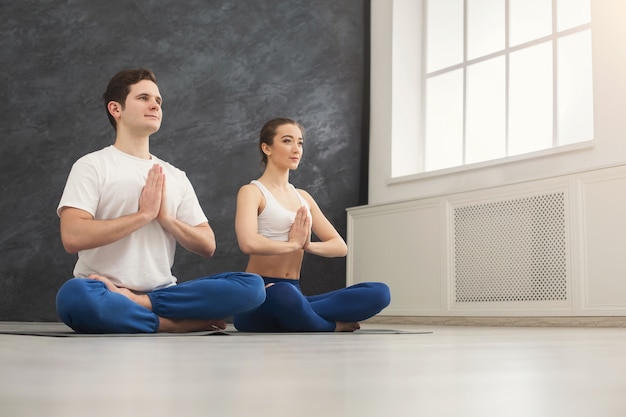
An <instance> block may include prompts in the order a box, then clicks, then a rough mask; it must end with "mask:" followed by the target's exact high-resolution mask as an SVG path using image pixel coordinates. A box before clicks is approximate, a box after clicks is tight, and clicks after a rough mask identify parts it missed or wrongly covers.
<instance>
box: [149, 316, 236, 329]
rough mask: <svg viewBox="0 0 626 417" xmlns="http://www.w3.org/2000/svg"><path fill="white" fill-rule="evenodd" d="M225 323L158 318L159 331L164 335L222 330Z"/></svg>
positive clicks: (221, 321) (219, 321) (220, 321)
mask: <svg viewBox="0 0 626 417" xmlns="http://www.w3.org/2000/svg"><path fill="white" fill-rule="evenodd" d="M225 328H226V322H225V321H224V320H221V319H216V320H199V319H178V320H177V319H168V318H166V317H159V329H158V330H157V331H159V332H164V333H188V332H202V331H207V330H224V329H225Z"/></svg>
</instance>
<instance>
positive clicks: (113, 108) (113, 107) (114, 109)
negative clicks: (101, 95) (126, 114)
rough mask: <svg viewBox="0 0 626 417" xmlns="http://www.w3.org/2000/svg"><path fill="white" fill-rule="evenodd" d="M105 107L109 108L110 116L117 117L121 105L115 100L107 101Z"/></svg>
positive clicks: (120, 110)
mask: <svg viewBox="0 0 626 417" xmlns="http://www.w3.org/2000/svg"><path fill="white" fill-rule="evenodd" d="M107 109H108V110H109V113H111V116H113V117H115V118H116V119H117V118H118V117H119V116H120V114H121V112H122V105H121V104H120V103H118V102H117V101H109V103H108V104H107Z"/></svg>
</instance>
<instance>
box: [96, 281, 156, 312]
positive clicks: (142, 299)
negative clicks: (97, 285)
mask: <svg viewBox="0 0 626 417" xmlns="http://www.w3.org/2000/svg"><path fill="white" fill-rule="evenodd" d="M87 278H91V279H95V280H98V281H101V282H102V283H104V285H105V286H106V287H107V289H108V290H109V291H111V292H116V293H118V294H122V295H123V296H125V297H128V298H130V299H131V300H132V301H134V302H136V303H137V304H139V305H140V306H142V307H145V308H147V309H149V310H152V302H151V301H150V298H149V297H148V296H147V295H145V294H136V293H135V292H133V291H131V290H129V289H128V288H124V287H118V286H116V285H115V284H113V283H112V282H111V280H110V279H108V278H107V277H103V276H102V275H98V274H91V275H89V276H88V277H87Z"/></svg>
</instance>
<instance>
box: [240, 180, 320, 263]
mask: <svg viewBox="0 0 626 417" xmlns="http://www.w3.org/2000/svg"><path fill="white" fill-rule="evenodd" d="M262 202H263V195H262V194H261V192H260V191H259V190H258V188H257V187H256V186H254V185H251V184H246V185H244V186H243V187H241V188H240V189H239V193H238V194H237V209H236V212H235V232H236V234H237V242H238V243H239V248H240V249H241V251H242V252H243V253H245V254H246V255H282V254H286V253H291V252H295V251H297V250H300V249H302V248H303V246H304V245H305V243H306V241H307V238H308V235H309V230H310V229H311V220H310V219H309V218H308V216H307V215H306V213H305V214H304V215H303V210H299V211H298V214H297V215H296V219H295V221H294V224H293V225H292V227H291V231H290V232H289V240H288V241H287V242H281V241H276V240H271V239H268V238H266V237H264V236H261V235H260V234H259V227H258V220H257V217H258V214H259V207H260V206H261V203H262Z"/></svg>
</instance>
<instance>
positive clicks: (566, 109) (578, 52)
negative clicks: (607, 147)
mask: <svg viewBox="0 0 626 417" xmlns="http://www.w3.org/2000/svg"><path fill="white" fill-rule="evenodd" d="M557 48H558V57H557V66H558V76H557V80H558V95H557V97H558V99H557V105H558V138H559V145H564V144H568V143H575V142H580V141H583V140H590V139H593V92H592V91H593V90H592V88H593V87H592V77H591V76H592V73H591V32H590V31H589V30H586V31H584V32H580V33H576V34H574V35H570V36H567V37H565V38H562V39H559V43H558V47H557Z"/></svg>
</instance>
